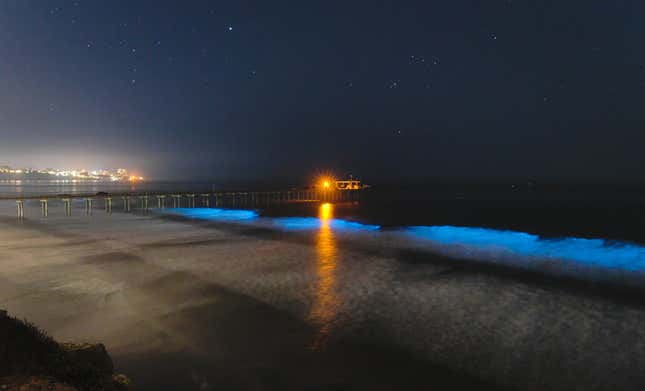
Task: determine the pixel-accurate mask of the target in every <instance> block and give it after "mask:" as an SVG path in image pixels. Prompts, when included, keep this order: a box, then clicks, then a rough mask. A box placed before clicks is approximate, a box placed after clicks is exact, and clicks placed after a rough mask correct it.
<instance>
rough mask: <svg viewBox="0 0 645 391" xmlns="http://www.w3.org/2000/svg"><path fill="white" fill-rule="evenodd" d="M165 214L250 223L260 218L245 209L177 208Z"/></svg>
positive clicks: (255, 213) (252, 211)
mask: <svg viewBox="0 0 645 391" xmlns="http://www.w3.org/2000/svg"><path fill="white" fill-rule="evenodd" d="M165 213H168V214H174V215H181V216H185V217H190V218H194V219H200V220H213V221H248V220H253V219H256V218H257V217H258V213H257V212H256V211H254V210H245V209H219V208H175V209H168V210H167V211H166V212H165Z"/></svg>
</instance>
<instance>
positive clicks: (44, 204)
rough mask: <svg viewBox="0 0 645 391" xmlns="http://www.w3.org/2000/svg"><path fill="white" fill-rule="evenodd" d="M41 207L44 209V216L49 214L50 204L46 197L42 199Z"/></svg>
mask: <svg viewBox="0 0 645 391" xmlns="http://www.w3.org/2000/svg"><path fill="white" fill-rule="evenodd" d="M40 209H41V211H42V215H43V217H47V216H49V204H48V200H47V199H46V198H45V199H42V200H40Z"/></svg>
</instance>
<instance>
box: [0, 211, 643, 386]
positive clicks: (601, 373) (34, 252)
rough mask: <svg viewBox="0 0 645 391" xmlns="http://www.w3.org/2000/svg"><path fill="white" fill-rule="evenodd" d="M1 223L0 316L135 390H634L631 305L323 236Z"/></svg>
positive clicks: (168, 225) (139, 224)
mask: <svg viewBox="0 0 645 391" xmlns="http://www.w3.org/2000/svg"><path fill="white" fill-rule="evenodd" d="M0 227H1V230H0V250H1V251H2V255H0V268H2V270H3V273H2V274H0V307H3V308H7V309H8V310H9V311H10V313H12V314H16V315H17V316H19V317H25V318H28V319H30V320H31V321H33V322H34V323H36V324H38V325H39V326H42V327H43V328H44V329H46V330H47V331H48V332H50V333H51V334H52V335H53V336H54V337H55V338H56V339H58V340H71V341H75V342H76V341H77V342H82V341H83V340H86V339H87V340H92V341H99V342H102V343H104V344H105V345H106V347H107V348H108V350H109V351H110V353H111V354H112V355H113V358H114V362H115V366H116V368H117V370H118V371H119V372H123V373H126V374H128V375H129V376H131V377H132V379H133V381H134V382H135V384H137V385H140V386H142V387H143V389H145V386H146V385H150V387H149V388H151V389H163V388H157V387H161V385H162V384H166V385H168V388H167V389H172V387H170V385H174V386H175V387H176V386H177V385H179V384H183V385H186V384H190V385H191V387H194V388H195V389H198V387H201V386H202V385H204V384H206V385H205V387H207V388H205V389H216V388H217V387H218V385H230V388H233V389H235V388H239V389H244V388H249V387H255V386H258V387H259V386H261V385H262V384H265V385H266V387H267V388H268V389H302V388H303V387H306V386H310V387H313V386H316V385H318V386H320V385H328V386H334V385H335V386H341V385H345V386H351V387H350V388H352V389H367V388H370V389H373V388H375V389H388V386H389V388H391V387H392V385H396V384H404V385H405V384H409V385H412V384H416V383H419V384H422V385H427V386H428V387H430V386H432V385H434V386H437V379H438V378H441V379H444V380H445V383H441V384H445V385H446V386H450V385H463V386H464V387H470V388H472V386H473V384H475V385H476V387H478V388H494V386H491V385H496V386H497V385H499V386H501V387H503V388H520V389H526V388H531V385H533V387H535V385H536V384H541V385H542V387H541V388H552V389H585V388H588V387H590V386H592V385H596V386H597V387H599V388H602V389H610V388H612V387H614V388H620V387H622V388H630V387H636V386H639V385H642V384H645V375H643V376H636V377H635V376H634V373H640V372H639V371H638V370H637V368H639V367H642V365H645V348H641V346H645V331H642V330H641V329H642V328H641V325H642V322H645V309H644V308H643V306H642V305H640V304H639V303H637V302H635V301H627V302H626V301H624V300H622V299H620V298H619V297H618V298H613V299H611V298H606V297H597V296H595V297H594V296H591V295H587V294H584V293H580V290H579V289H578V288H576V287H574V288H568V289H562V288H563V287H565V285H567V284H565V283H558V282H554V283H553V285H551V286H547V285H544V284H543V283H542V282H540V281H535V280H533V279H530V278H529V279H522V278H517V276H515V275H513V274H511V275H507V276H504V275H502V274H501V273H499V271H497V270H490V271H485V270H482V269H478V268H475V267H473V265H471V264H468V263H464V264H460V265H455V264H454V261H450V262H452V264H451V263H450V262H441V260H440V257H435V258H432V256H431V255H427V254H423V255H417V256H423V257H426V258H432V259H431V261H432V262H427V263H425V262H419V259H417V258H415V255H414V254H405V253H403V254H398V256H395V255H396V254H393V253H387V252H384V253H382V252H381V251H380V250H378V249H377V250H374V251H362V250H361V249H360V248H356V247H353V246H349V245H347V243H346V242H345V241H344V239H343V238H342V237H340V236H341V235H338V234H336V233H333V232H329V233H325V232H314V233H310V234H303V235H302V236H301V237H299V239H298V240H296V241H294V240H289V239H288V238H286V237H281V234H279V233H276V234H273V235H275V236H274V237H272V238H267V237H263V236H262V235H259V236H258V235H255V234H253V232H246V233H245V232H240V231H235V230H226V229H222V227H216V226H209V225H207V224H201V223H194V222H189V221H171V220H169V219H166V218H157V217H153V216H136V215H131V214H120V213H115V214H113V215H112V216H106V215H104V214H100V213H97V214H95V215H94V216H92V217H91V218H86V217H83V216H73V217H71V218H64V217H62V216H58V215H52V216H50V217H49V218H48V219H47V220H29V219H27V220H25V222H24V224H23V225H20V224H18V223H17V222H16V220H15V218H14V219H13V220H12V219H11V218H10V217H7V218H5V219H1V220H0ZM329 262H332V264H333V267H332V268H331V269H329V268H328V267H325V266H330V265H332V264H329ZM330 270H331V271H330ZM538 319H539V321H538ZM619 319H622V320H620V321H619ZM582 330H586V331H584V332H582ZM603 330H604V331H603ZM606 332H608V333H609V334H610V335H611V338H609V339H608V338H606V336H605V334H604V333H606ZM321 338H322V340H325V341H327V344H328V345H326V347H325V349H326V350H316V349H313V348H312V346H315V344H314V345H312V343H313V341H319V340H321ZM640 342H643V344H642V345H641V343H640ZM346 356H347V357H349V359H343V357H346ZM547 357H550V359H547ZM621 357H630V360H629V361H625V360H623V359H621ZM398 360H402V361H403V362H406V363H407V364H406V365H405V366H402V367H403V368H398V369H397V370H394V369H392V368H393V367H394V366H395V363H396V362H398ZM610 363H611V364H610ZM556 364H557V365H556ZM556 367H557V368H556ZM562 367H564V368H567V371H566V372H564V373H563V372H562V371H561V370H560V369H559V368H562ZM236 368H237V369H236ZM607 368H612V369H613V372H612V373H609V372H610V371H608V369H607ZM413 369H414V370H413ZM428 371H430V372H431V373H432V374H431V375H428ZM520 374H521V376H520ZM628 374H630V376H627V375H628ZM160 376H163V377H160ZM406 379H408V380H410V383H406ZM477 379H482V380H477ZM412 380H414V382H416V383H413V382H411V381H412ZM433 381H434V383H433ZM442 381H443V380H442ZM461 381H467V382H469V383H462V382H461ZM155 382H156V383H155ZM204 382H205V383H204ZM379 384H380V385H379ZM466 384H469V385H470V386H467V385H466ZM208 387H211V388H208ZM379 387H381V388H379ZM410 387H412V386H410Z"/></svg>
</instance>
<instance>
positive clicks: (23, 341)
mask: <svg viewBox="0 0 645 391" xmlns="http://www.w3.org/2000/svg"><path fill="white" fill-rule="evenodd" d="M25 376H39V377H44V378H53V379H56V380H57V381H59V382H62V383H66V384H69V385H71V386H73V387H75V388H76V389H78V390H79V391H86V390H105V391H111V390H114V391H117V390H128V389H129V380H128V379H127V378H126V377H124V376H122V375H114V368H113V366H112V360H111V359H110V356H109V355H108V353H107V351H106V350H105V347H104V346H103V345H101V344H96V345H93V344H59V343H58V342H56V341H54V339H52V338H51V337H50V336H49V335H47V334H46V333H45V332H44V331H43V330H40V329H39V328H38V327H36V326H34V325H33V324H31V323H29V322H27V321H22V320H19V319H16V318H13V317H11V316H8V315H7V314H6V313H5V312H0V386H3V385H7V384H11V383H12V382H15V381H16V380H15V379H17V378H20V377H25Z"/></svg>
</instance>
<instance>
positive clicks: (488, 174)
mask: <svg viewBox="0 0 645 391" xmlns="http://www.w3.org/2000/svg"><path fill="white" fill-rule="evenodd" d="M644 147H645V2H643V1H639V0H634V1H620V0H603V1H596V0H580V1H577V0H575V1H574V0H554V1H537V0H535V1H529V0H486V1H482V0H471V1H458V0H450V1H448V0H445V1H430V0H428V1H416V2H413V1H408V2H406V1H376V0H371V1H356V0H352V1H313V0H312V1H288V2H287V1H266V0H263V1H255V2H251V1H233V0H230V1H214V0H211V1H179V0H176V1H160V0H154V1H135V0H123V1H116V0H112V1H100V0H69V1H62V0H61V1H56V0H2V1H0V164H11V165H14V166H35V167H39V168H45V167H55V168H63V167H81V166H82V167H85V168H99V167H121V166H124V167H126V168H130V169H133V170H136V171H138V172H139V173H141V174H142V175H145V176H147V177H152V178H168V179H197V178H200V179H209V180H231V179H244V180H254V179H259V178H262V179H267V178H268V179H272V178H275V179H289V180H293V181H299V180H302V179H305V178H309V177H311V176H312V175H314V174H315V173H316V172H320V171H324V170H331V171H333V172H334V173H336V174H337V175H342V176H344V175H348V174H354V175H355V176H360V177H361V178H364V179H365V180H367V181H371V182H374V181H379V180H391V179H424V178H476V179H483V180H487V179H491V180H498V179H500V178H511V177H513V178H531V179H584V180H596V179H597V180H605V179H620V180H636V181H637V180H641V179H643V177H644V176H645V174H644V172H645V170H643V167H644V166H645V153H644V151H643V150H644Z"/></svg>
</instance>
